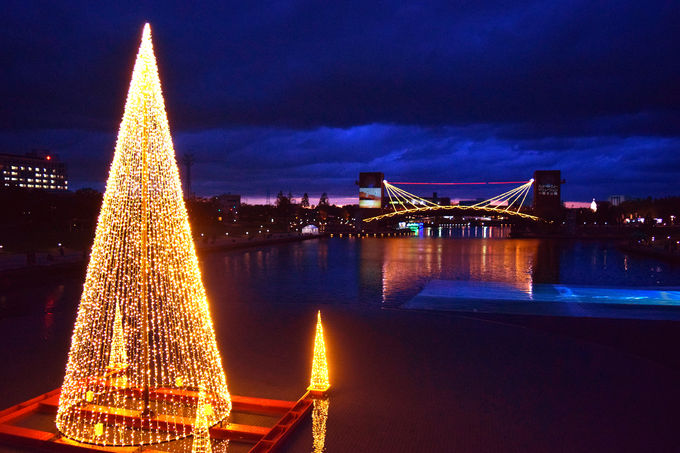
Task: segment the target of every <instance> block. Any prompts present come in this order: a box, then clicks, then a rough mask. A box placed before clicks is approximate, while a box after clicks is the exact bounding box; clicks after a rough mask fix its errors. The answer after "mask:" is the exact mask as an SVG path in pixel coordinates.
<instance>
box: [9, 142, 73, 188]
mask: <svg viewBox="0 0 680 453" xmlns="http://www.w3.org/2000/svg"><path fill="white" fill-rule="evenodd" d="M3 189H38V190H50V191H62V190H68V179H67V175H66V164H65V163H63V162H61V161H60V160H59V157H58V156H57V155H56V154H52V153H50V152H49V151H45V150H34V151H31V152H30V153H26V154H24V155H16V154H0V190H3Z"/></svg>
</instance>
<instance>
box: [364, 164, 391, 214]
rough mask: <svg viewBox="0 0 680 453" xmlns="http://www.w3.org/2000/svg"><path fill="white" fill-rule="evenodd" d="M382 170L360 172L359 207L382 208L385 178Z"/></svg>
mask: <svg viewBox="0 0 680 453" xmlns="http://www.w3.org/2000/svg"><path fill="white" fill-rule="evenodd" d="M384 179H385V175H384V174H383V173H380V172H376V171H374V172H361V173H359V181H358V183H359V207H360V208H362V209H374V210H377V209H380V208H382V203H383V197H384V194H383V180H384Z"/></svg>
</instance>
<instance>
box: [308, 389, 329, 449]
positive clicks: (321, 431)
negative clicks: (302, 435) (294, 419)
mask: <svg viewBox="0 0 680 453" xmlns="http://www.w3.org/2000/svg"><path fill="white" fill-rule="evenodd" d="M329 406H330V399H329V398H318V399H315V400H314V408H313V409H312V438H313V439H312V442H313V443H312V452H313V453H322V452H325V451H326V422H327V421H328V408H329Z"/></svg>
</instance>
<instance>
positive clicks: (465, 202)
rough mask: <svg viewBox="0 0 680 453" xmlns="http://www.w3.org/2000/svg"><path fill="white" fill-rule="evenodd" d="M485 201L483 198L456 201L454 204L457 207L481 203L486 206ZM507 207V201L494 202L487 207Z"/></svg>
mask: <svg viewBox="0 0 680 453" xmlns="http://www.w3.org/2000/svg"><path fill="white" fill-rule="evenodd" d="M487 201H488V200H487V199H485V198H475V199H474V200H458V202H457V203H454V204H457V205H458V206H474V205H477V204H482V203H484V204H486V202H487ZM507 205H508V202H507V200H503V201H494V202H492V203H491V204H489V206H491V207H503V206H507Z"/></svg>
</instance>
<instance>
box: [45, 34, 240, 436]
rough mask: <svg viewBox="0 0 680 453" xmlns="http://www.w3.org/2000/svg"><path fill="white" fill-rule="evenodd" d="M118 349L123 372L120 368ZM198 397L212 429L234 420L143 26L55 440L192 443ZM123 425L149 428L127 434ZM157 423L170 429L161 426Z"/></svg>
mask: <svg viewBox="0 0 680 453" xmlns="http://www.w3.org/2000/svg"><path fill="white" fill-rule="evenodd" d="M116 313H119V314H120V318H119V319H120V322H119V321H117V315H116ZM121 337H122V341H120V339H121ZM121 344H122V348H123V349H122V350H123V351H124V352H125V356H126V360H124V362H125V363H126V366H118V365H122V364H121V363H119V362H121V361H123V359H122V358H121V357H122V355H123V354H122V351H121V349H120V347H121ZM112 364H113V365H115V367H111V366H110V365H112ZM199 388H203V389H204V393H205V400H206V401H208V402H209V405H210V408H211V410H210V413H208V414H206V420H207V421H206V423H207V425H208V426H212V425H213V424H215V423H217V422H219V421H220V420H222V419H224V418H225V417H227V416H228V415H229V413H230V411H231V399H230V395H229V391H228V389H227V382H226V376H225V374H224V370H223V368H222V360H221V357H220V354H219V351H218V349H217V343H216V341H215V332H214V328H213V324H212V321H211V318H210V312H209V307H208V300H207V298H206V294H205V289H204V287H203V283H202V282H201V273H200V270H199V267H198V259H197V257H196V251H195V248H194V243H193V240H192V236H191V227H190V225H189V221H188V217H187V211H186V208H185V206H184V201H183V198H182V187H181V183H180V179H179V172H178V169H177V163H176V161H175V151H174V148H173V144H172V137H171V136H170V128H169V126H168V120H167V115H166V112H165V105H164V101H163V94H162V90H161V85H160V79H159V77H158V69H157V66H156V59H155V56H154V53H153V46H152V42H151V30H150V27H149V25H148V24H146V25H145V27H144V31H143V36H142V41H141V44H140V47H139V52H138V54H137V60H136V62H135V66H134V70H133V73H132V80H131V82H130V89H129V91H128V95H127V100H126V103H125V113H124V115H123V119H122V122H121V125H120V130H119V132H118V140H117V143H116V149H115V153H114V157H113V162H112V163H111V169H110V172H109V178H108V181H107V185H106V192H105V194H104V199H103V202H102V208H101V211H100V214H99V219H98V221H97V229H96V232H95V240H94V244H93V246H92V253H91V258H90V262H89V264H88V269H87V275H86V278H85V285H84V288H83V294H82V296H81V300H80V305H79V307H78V314H77V318H76V324H75V327H74V330H73V335H72V337H71V349H70V351H69V357H68V363H67V366H66V373H65V376H64V383H63V385H62V390H61V396H60V400H59V408H58V411H57V420H56V423H57V428H58V429H59V431H60V432H61V433H63V434H64V435H65V436H66V437H69V438H71V439H75V440H78V441H83V442H88V443H94V444H99V445H111V446H121V445H143V444H153V443H158V442H164V441H170V440H174V439H179V438H182V437H186V436H188V435H190V434H191V433H190V431H191V430H190V429H187V428H185V427H186V426H187V425H186V424H182V423H179V421H180V420H182V419H185V418H186V417H191V416H192V415H193V414H194V413H196V407H197V398H196V395H197V391H198V389H199ZM145 395H148V398H147V397H145ZM164 395H165V396H164ZM167 395H171V397H167ZM123 417H133V418H137V419H140V423H138V424H135V426H137V427H135V426H132V424H130V423H126V424H124V423H123ZM159 418H160V419H163V420H166V421H168V423H165V424H159V423H154V422H153V420H154V419H159ZM173 420H174V421H177V422H178V424H177V425H174V424H173V423H172V422H173ZM139 425H141V428H140V427H139ZM160 426H164V428H163V429H161V428H160Z"/></svg>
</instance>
